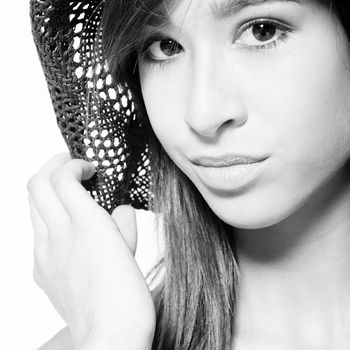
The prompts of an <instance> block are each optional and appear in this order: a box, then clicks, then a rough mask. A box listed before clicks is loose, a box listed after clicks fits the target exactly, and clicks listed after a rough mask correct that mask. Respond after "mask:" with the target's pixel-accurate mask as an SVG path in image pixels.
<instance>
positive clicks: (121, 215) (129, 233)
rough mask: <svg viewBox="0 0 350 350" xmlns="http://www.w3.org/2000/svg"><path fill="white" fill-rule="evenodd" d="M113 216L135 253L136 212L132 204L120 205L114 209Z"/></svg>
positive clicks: (132, 251)
mask: <svg viewBox="0 0 350 350" xmlns="http://www.w3.org/2000/svg"><path fill="white" fill-rule="evenodd" d="M112 218H113V220H114V221H115V223H116V224H117V226H118V228H119V231H120V233H121V234H122V236H123V238H124V240H125V242H126V244H127V245H128V247H129V249H130V251H131V253H132V254H133V255H135V252H136V247H137V226H136V212H135V209H134V208H133V207H132V206H131V205H119V206H118V207H116V208H115V209H114V210H113V213H112Z"/></svg>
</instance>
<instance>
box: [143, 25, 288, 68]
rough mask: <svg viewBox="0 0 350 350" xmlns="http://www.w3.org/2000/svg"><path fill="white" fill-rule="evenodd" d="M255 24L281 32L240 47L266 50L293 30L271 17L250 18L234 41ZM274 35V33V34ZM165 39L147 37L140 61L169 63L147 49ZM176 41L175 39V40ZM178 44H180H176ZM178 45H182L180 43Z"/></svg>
mask: <svg viewBox="0 0 350 350" xmlns="http://www.w3.org/2000/svg"><path fill="white" fill-rule="evenodd" d="M257 24H272V25H273V26H274V27H275V28H276V29H277V30H280V31H281V32H282V33H281V34H280V35H279V37H278V38H277V39H275V40H273V41H268V42H267V43H265V44H261V45H244V44H243V45H242V44H238V45H239V46H240V47H244V48H248V49H249V50H257V51H259V50H267V49H271V48H274V47H276V46H277V43H278V42H284V41H286V40H287V39H288V38H289V35H290V33H292V32H293V29H292V28H291V27H290V26H289V25H287V24H283V23H281V22H280V21H277V20H274V19H271V18H259V19H254V20H251V21H249V22H246V23H245V24H243V26H242V27H241V28H240V30H239V31H238V33H237V34H236V35H235V38H234V42H235V41H236V40H237V39H238V38H239V37H240V36H241V35H242V34H243V33H244V32H245V31H246V30H248V29H250V28H253V26H254V25H257ZM275 35H276V34H275ZM165 39H170V40H172V39H171V38H169V37H167V36H163V35H161V34H158V35H154V36H151V37H149V38H148V39H147V40H146V42H145V43H144V45H143V47H142V48H141V50H140V53H139V57H140V59H141V60H142V61H144V62H145V63H147V64H149V65H157V66H159V67H161V66H163V65H165V64H169V63H171V62H172V61H173V59H172V58H169V59H164V60H158V59H154V58H153V57H152V55H150V54H149V52H148V49H149V47H150V46H151V45H152V44H154V43H155V42H157V41H162V40H165ZM175 42H176V41H175ZM178 45H180V44H178ZM180 47H182V46H181V45H180Z"/></svg>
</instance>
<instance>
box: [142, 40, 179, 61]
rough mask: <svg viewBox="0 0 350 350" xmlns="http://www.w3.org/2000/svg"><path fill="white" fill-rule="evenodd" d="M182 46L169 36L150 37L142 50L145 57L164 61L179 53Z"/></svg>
mask: <svg viewBox="0 0 350 350" xmlns="http://www.w3.org/2000/svg"><path fill="white" fill-rule="evenodd" d="M182 50H183V48H182V46H181V45H180V44H179V43H178V42H177V41H175V40H173V39H171V38H163V39H161V40H155V39H153V40H152V39H150V40H149V41H148V44H146V49H145V50H144V54H145V56H146V57H145V58H146V59H149V60H152V61H165V60H169V59H172V58H173V57H174V56H176V55H178V54H179V53H181V51H182Z"/></svg>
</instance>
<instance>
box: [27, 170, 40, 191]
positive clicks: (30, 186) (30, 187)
mask: <svg viewBox="0 0 350 350" xmlns="http://www.w3.org/2000/svg"><path fill="white" fill-rule="evenodd" d="M37 184H38V175H37V174H34V175H32V176H31V177H30V178H29V180H28V181H27V191H28V192H29V193H33V192H34V190H35V188H36V187H37Z"/></svg>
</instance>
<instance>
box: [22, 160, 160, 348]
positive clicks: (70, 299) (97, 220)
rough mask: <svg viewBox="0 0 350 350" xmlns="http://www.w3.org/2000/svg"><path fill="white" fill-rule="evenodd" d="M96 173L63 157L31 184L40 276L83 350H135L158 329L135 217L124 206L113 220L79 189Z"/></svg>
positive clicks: (36, 267)
mask: <svg viewBox="0 0 350 350" xmlns="http://www.w3.org/2000/svg"><path fill="white" fill-rule="evenodd" d="M93 174H94V166H93V165H92V164H91V163H89V162H87V161H84V160H81V159H73V160H72V159H71V157H70V155H69V154H67V153H63V154H59V155H56V156H55V157H53V158H52V159H51V160H50V161H49V162H47V163H46V164H45V165H44V166H43V167H42V168H41V169H40V170H39V171H38V173H36V174H35V175H34V176H32V177H31V179H30V180H29V182H28V186H27V187H28V192H29V205H30V210H31V219H32V225H33V229H34V270H33V275H34V279H35V281H36V283H37V284H38V285H39V287H40V288H41V289H43V291H44V292H45V293H46V294H47V296H48V298H49V299H50V301H51V302H52V304H53V305H54V307H55V308H56V309H57V311H58V312H59V314H60V315H61V316H62V318H63V319H64V320H65V321H66V322H67V325H68V327H69V329H70V332H71V335H72V338H73V341H74V345H75V347H76V348H77V349H79V348H80V347H82V346H83V345H84V344H85V343H87V342H89V341H90V340H91V339H96V338H98V337H103V338H104V339H105V341H106V337H107V338H108V337H111V338H112V337H113V339H111V341H112V342H113V343H114V344H116V345H117V344H120V345H122V346H123V347H120V348H125V349H126V348H128V349H133V347H132V346H131V343H132V342H133V341H137V340H138V341H140V339H146V338H147V339H149V340H150V341H151V340H152V339H153V334H154V329H155V309H154V304H153V300H152V297H151V294H150V291H149V288H148V286H147V283H146V281H145V279H144V277H143V276H142V274H141V272H140V270H139V268H138V265H137V264H136V261H135V259H134V256H133V255H134V253H135V250H136V240H137V230H136V220H135V211H134V209H133V208H132V207H131V206H126V205H122V206H119V207H117V208H116V209H115V210H114V212H113V214H112V215H109V214H108V212H107V211H106V210H105V209H103V208H102V207H100V206H99V205H98V204H97V203H96V202H95V200H94V199H93V198H92V197H91V196H90V195H89V194H88V192H87V191H86V190H85V189H84V187H83V186H82V185H81V183H80V182H81V180H83V179H84V180H87V179H89V178H90V177H91V176H92V175H93ZM126 344H127V345H126ZM140 348H143V349H144V348H145V347H140Z"/></svg>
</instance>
